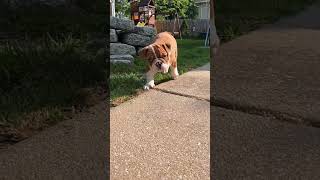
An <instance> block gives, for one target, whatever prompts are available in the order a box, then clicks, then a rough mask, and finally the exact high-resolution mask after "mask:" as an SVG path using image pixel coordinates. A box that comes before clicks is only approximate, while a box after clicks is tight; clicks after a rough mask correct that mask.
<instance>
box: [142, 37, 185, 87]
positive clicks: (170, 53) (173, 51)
mask: <svg viewBox="0 0 320 180" xmlns="http://www.w3.org/2000/svg"><path fill="white" fill-rule="evenodd" d="M138 55H139V56H140V57H141V58H142V59H145V60H147V61H148V71H147V73H146V79H147V83H146V84H145V85H144V87H143V89H144V90H149V89H150V88H153V87H155V84H154V76H155V74H157V73H158V72H161V73H168V71H169V68H170V72H171V76H172V78H173V79H176V78H177V77H178V76H179V73H178V67H177V59H178V47H177V41H176V39H175V38H174V37H173V36H172V35H171V34H170V33H169V32H162V33H159V34H157V36H156V37H155V40H154V41H153V43H152V44H150V45H149V46H146V47H144V48H142V49H141V50H140V51H139V52H138Z"/></svg>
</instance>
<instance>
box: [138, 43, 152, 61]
mask: <svg viewBox="0 0 320 180" xmlns="http://www.w3.org/2000/svg"><path fill="white" fill-rule="evenodd" d="M149 51H150V48H149V46H147V47H144V48H142V49H140V50H139V51H138V55H139V56H140V57H141V58H143V59H148V54H149Z"/></svg>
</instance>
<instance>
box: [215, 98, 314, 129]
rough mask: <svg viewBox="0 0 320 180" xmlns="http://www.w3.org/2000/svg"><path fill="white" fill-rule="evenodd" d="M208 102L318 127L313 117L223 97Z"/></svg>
mask: <svg viewBox="0 0 320 180" xmlns="http://www.w3.org/2000/svg"><path fill="white" fill-rule="evenodd" d="M212 99H213V98H212ZM210 104H211V105H212V106H216V107H220V108H224V109H229V110H233V111H239V112H243V113H247V114H252V115H258V116H262V117H269V118H275V119H276V120H278V121H285V122H289V123H294V124H301V125H305V126H311V127H315V128H320V122H317V120H315V119H310V118H304V117H302V116H299V115H293V114H289V113H286V112H280V111H275V110H272V109H266V108H257V107H255V106H251V105H243V104H236V103H230V102H228V101H226V100H224V99H215V100H214V101H212V102H210Z"/></svg>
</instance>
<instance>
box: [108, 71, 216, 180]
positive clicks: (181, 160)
mask: <svg viewBox="0 0 320 180" xmlns="http://www.w3.org/2000/svg"><path fill="white" fill-rule="evenodd" d="M209 67H210V66H209V65H206V66H204V67H202V68H199V69H196V70H194V71H191V72H188V73H186V74H183V75H182V76H180V77H179V78H178V80H175V81H170V82H167V83H163V84H161V85H158V86H156V88H157V89H156V90H150V91H149V92H146V93H144V94H142V95H140V96H139V97H137V98H135V99H134V100H132V101H129V102H126V103H124V104H122V105H120V106H118V107H115V108H112V109H111V114H110V115H111V125H110V128H111V133H110V138H111V141H110V142H111V143H110V146H111V161H110V163H111V170H110V171H111V179H115V180H116V179H201V180H205V179H210V177H209V176H210V151H209V142H210V127H209V126H210V103H209V97H210V96H209V94H210V71H209Z"/></svg>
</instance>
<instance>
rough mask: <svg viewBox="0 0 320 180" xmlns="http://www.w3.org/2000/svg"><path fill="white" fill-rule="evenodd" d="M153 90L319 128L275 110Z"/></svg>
mask: <svg viewBox="0 0 320 180" xmlns="http://www.w3.org/2000/svg"><path fill="white" fill-rule="evenodd" d="M154 90H156V91H160V92H163V93H168V94H173V95H177V96H182V97H187V98H192V99H197V100H201V101H207V102H210V105H211V106H215V107H220V108H223V109H229V110H232V111H239V112H242V113H246V114H252V115H257V116H262V117H269V118H274V119H276V120H278V121H285V122H289V123H293V124H301V125H305V126H311V127H315V128H320V122H317V120H316V119H310V118H304V117H302V116H299V115H294V114H289V113H286V112H280V111H275V110H272V109H266V108H257V107H255V106H251V105H243V104H236V103H230V102H228V101H226V100H224V99H215V100H214V101H210V99H205V98H201V97H197V96H193V95H187V94H182V93H178V92H174V91H169V90H164V89H158V88H154ZM212 99H213V98H212Z"/></svg>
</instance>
